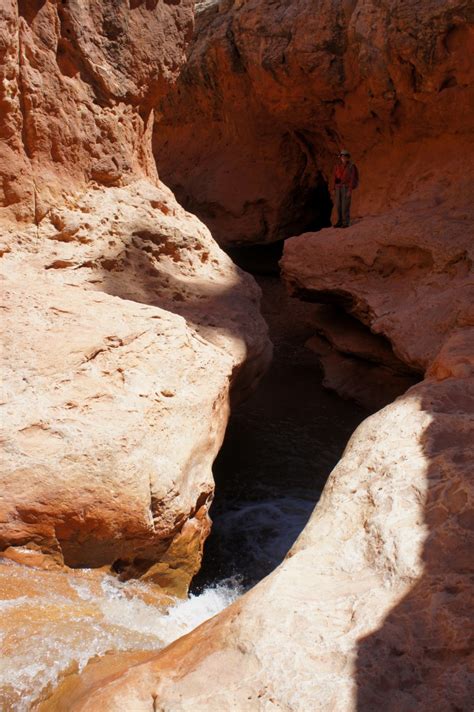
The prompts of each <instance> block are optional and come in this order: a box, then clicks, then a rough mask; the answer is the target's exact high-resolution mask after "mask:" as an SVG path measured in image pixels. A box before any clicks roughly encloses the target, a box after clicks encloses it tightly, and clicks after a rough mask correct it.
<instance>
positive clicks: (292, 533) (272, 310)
mask: <svg viewBox="0 0 474 712" xmlns="http://www.w3.org/2000/svg"><path fill="white" fill-rule="evenodd" d="M257 279H258V281H259V284H260V286H261V288H262V292H263V302H262V311H263V315H264V317H265V318H266V319H267V322H268V324H269V328H270V337H271V339H272V341H273V343H274V345H275V353H274V360H273V364H272V366H271V367H270V369H269V371H268V372H267V374H266V375H265V377H264V379H263V381H262V383H261V385H260V386H259V388H258V389H257V391H256V392H255V393H254V394H253V395H252V396H251V397H250V399H249V400H248V401H246V402H245V403H243V404H242V405H240V406H239V407H237V408H236V409H235V412H234V413H233V415H232V417H231V419H230V422H229V425H228V430H227V434H226V438H225V442H224V445H223V447H222V450H221V452H220V454H219V456H218V459H217V460H216V463H215V467H214V474H215V479H216V496H215V500H214V503H213V506H212V510H211V517H212V519H213V522H214V524H213V529H212V534H211V535H210V537H209V539H208V541H207V543H206V547H205V555H204V560H203V566H202V569H201V571H200V573H199V574H198V576H197V577H196V578H195V580H194V582H193V586H192V589H191V594H190V597H189V598H188V599H187V600H185V601H172V602H171V605H170V601H169V600H167V601H164V600H163V598H162V597H160V594H158V593H157V592H156V590H153V587H152V585H150V584H144V583H141V582H132V581H130V582H128V583H120V582H118V581H117V580H116V579H115V578H113V577H112V576H110V575H106V574H104V573H103V572H100V571H87V570H85V571H77V572H72V573H67V574H66V573H63V572H61V571H56V572H55V571H48V572H45V571H42V570H39V569H34V568H33V569H32V568H28V567H26V566H21V565H18V564H15V563H13V562H9V561H5V562H4V563H2V564H0V598H1V599H2V600H1V601H0V608H1V610H2V619H3V623H2V633H1V635H2V639H1V641H0V645H1V649H2V656H1V662H0V709H2V710H14V711H15V712H28V711H29V710H31V709H33V708H34V704H35V702H36V701H37V700H38V699H40V698H41V697H42V696H44V694H45V693H46V692H47V690H48V689H52V688H54V687H55V686H56V685H57V683H58V681H59V680H60V678H61V676H62V675H64V674H65V673H67V672H71V671H77V670H79V671H80V670H81V669H83V667H84V666H85V665H86V664H87V662H88V661H89V660H90V659H91V658H93V657H94V656H97V655H103V654H104V653H106V652H107V651H110V650H114V651H119V650H120V651H139V650H142V651H144V650H160V649H161V648H163V647H164V646H166V645H168V644H169V643H171V642H172V641H173V640H175V639H176V638H178V637H180V636H182V635H183V634H185V633H187V632H189V631H190V630H192V629H193V628H194V627H196V626H197V625H199V624H200V623H201V622H203V621H204V620H206V619H207V618H209V617H211V616H213V615H215V614H217V613H219V611H221V610H222V609H223V608H225V607H226V606H227V605H229V604H230V603H231V602H232V601H233V600H235V599H236V598H237V597H238V596H239V595H240V594H241V593H242V592H243V591H245V590H246V589H248V588H249V587H250V586H252V585H254V584H255V583H256V582H257V581H259V580H260V579H261V578H263V577H264V576H266V575H267V574H268V573H270V571H271V570H272V569H274V568H275V566H277V565H278V564H279V563H280V562H281V561H282V559H283V558H284V556H285V554H286V552H287V551H288V549H289V548H290V546H291V545H292V544H293V542H294V541H295V539H296V538H297V536H298V534H299V533H300V532H301V530H302V529H303V527H304V525H305V523H306V521H307V519H308V518H309V516H310V514H311V512H312V510H313V508H314V505H315V503H316V502H317V500H318V498H319V496H320V494H321V491H322V489H323V487H324V483H325V481H326V479H327V476H328V475H329V473H330V471H331V469H332V468H333V467H334V465H335V464H336V462H337V461H338V459H339V458H340V456H341V454H342V451H343V449H344V447H345V445H346V442H347V440H348V438H349V437H350V435H351V433H352V432H353V431H354V429H355V428H356V427H357V425H358V424H359V422H361V421H362V420H363V419H364V418H365V417H366V416H367V414H368V413H367V412H366V411H364V410H363V409H362V408H360V407H359V406H357V405H355V404H354V403H352V402H351V401H343V400H342V399H341V398H339V397H338V396H337V395H335V394H334V393H331V392H329V391H327V390H325V389H324V388H323V387H322V385H321V380H322V374H321V371H320V369H319V367H318V365H317V362H316V358H315V356H314V354H312V352H311V351H309V350H307V349H306V348H305V347H304V343H305V341H306V340H307V339H308V338H309V337H310V336H311V335H312V333H313V329H312V327H311V310H312V309H313V308H314V307H313V305H311V304H305V303H302V302H300V301H298V300H294V299H290V298H289V297H288V296H287V295H286V292H285V289H284V286H283V284H282V283H281V281H280V280H279V278H278V276H276V275H274V274H267V275H261V276H257Z"/></svg>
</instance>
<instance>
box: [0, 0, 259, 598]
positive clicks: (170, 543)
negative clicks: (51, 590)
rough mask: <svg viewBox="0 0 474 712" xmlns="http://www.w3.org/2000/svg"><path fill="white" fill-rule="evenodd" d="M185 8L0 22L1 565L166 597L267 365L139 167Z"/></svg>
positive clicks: (175, 215)
mask: <svg viewBox="0 0 474 712" xmlns="http://www.w3.org/2000/svg"><path fill="white" fill-rule="evenodd" d="M192 4H193V3H192V2H187V1H183V2H173V3H169V2H164V1H161V0H160V1H159V2H153V3H141V2H140V3H137V2H134V3H128V2H118V3H114V4H113V7H112V6H111V5H110V3H107V2H99V1H98V2H89V3H86V4H84V3H83V2H74V0H72V1H71V2H67V3H52V2H20V3H14V2H6V3H3V4H2V8H1V9H0V14H1V19H2V24H1V42H0V51H1V53H2V62H1V70H0V71H1V72H2V80H3V81H2V83H1V87H2V89H1V91H2V92H3V94H2V96H1V102H0V108H1V114H0V131H1V136H2V138H3V139H4V140H3V142H2V147H1V153H0V173H1V176H2V182H1V185H2V189H1V191H0V204H2V207H3V209H2V215H1V229H2V239H1V240H0V242H1V246H2V247H1V254H2V258H1V260H0V269H1V274H2V307H3V308H2V318H3V319H4V324H3V327H2V334H3V335H4V336H5V339H4V348H3V350H2V358H3V359H4V362H3V364H2V375H3V383H2V387H3V393H2V404H3V405H2V408H3V409H4V417H3V419H2V427H3V433H2V441H3V445H4V448H3V455H2V457H3V459H2V467H1V473H2V474H1V495H0V512H1V515H0V521H1V524H0V548H1V549H2V550H6V549H8V548H9V547H10V548H12V547H14V548H15V547H17V548H18V547H19V551H25V549H26V550H27V551H28V550H34V551H40V552H42V553H43V554H45V555H47V556H48V557H49V559H48V561H49V563H48V565H49V564H51V563H54V564H55V565H56V566H58V567H62V566H64V565H66V566H69V567H77V566H90V567H101V566H105V567H108V568H109V569H110V568H111V569H112V570H113V571H114V572H116V573H118V574H120V576H121V578H124V579H126V578H129V577H131V576H142V577H145V578H148V579H150V580H153V581H155V582H156V583H158V584H159V585H160V586H162V587H163V589H165V590H167V591H169V592H172V593H175V594H178V595H184V594H185V592H186V590H187V586H188V583H189V581H190V578H191V577H192V575H193V574H194V573H195V572H196V570H197V569H198V568H199V565H200V559H201V552H202V545H203V540H204V538H205V536H206V535H207V532H208V529H209V519H208V515H207V510H208V507H209V504H210V500H211V499H212V493H213V480H212V473H211V464H212V461H213V459H214V457H215V455H216V453H217V451H218V449H219V447H220V443H221V440H222V438H223V434H224V430H225V426H226V422H227V417H228V411H229V389H230V388H231V389H232V391H233V394H234V396H235V397H236V398H238V397H242V396H244V395H245V393H246V392H247V391H248V390H249V389H251V388H252V387H253V386H254V385H255V383H256V382H257V381H258V378H259V375H260V374H261V373H262V371H263V370H264V369H265V366H266V364H267V362H268V359H269V351H270V346H269V343H268V340H267V336H266V327H265V326H264V324H263V321H262V320H261V318H260V316H259V311H258V302H259V290H258V288H257V287H256V285H255V284H254V282H253V280H252V279H251V278H249V277H247V276H245V275H244V274H243V273H242V272H240V271H239V270H238V269H237V268H235V267H234V265H233V264H232V262H231V261H230V260H229V258H227V257H226V256H225V255H224V254H223V253H222V252H221V251H220V250H219V249H218V248H217V246H216V245H215V243H214V242H213V240H212V237H211V235H210V233H209V231H208V230H207V229H206V228H205V227H204V226H203V225H202V223H200V222H199V220H198V219H197V218H195V217H194V216H192V215H190V214H189V213H186V212H185V211H184V210H183V209H182V208H181V207H180V206H179V205H178V204H177V203H176V201H175V199H174V196H173V195H172V194H171V192H170V191H169V190H168V189H167V188H166V187H165V186H164V185H163V184H162V183H160V181H159V180H158V176H157V174H156V168H155V163H154V161H153V158H152V155H151V133H150V131H151V122H152V113H153V112H152V106H153V105H154V104H155V103H156V101H157V100H158V98H159V97H160V96H161V95H162V94H163V92H164V91H165V90H166V88H167V87H168V85H169V84H170V82H172V81H173V80H174V79H175V78H176V76H177V74H178V71H179V69H180V66H181V64H182V62H183V61H184V48H185V43H186V39H187V38H188V36H189V33H190V30H191V27H192ZM2 191H3V192H2ZM19 556H20V554H18V556H17V559H18V557H19ZM20 558H21V556H20Z"/></svg>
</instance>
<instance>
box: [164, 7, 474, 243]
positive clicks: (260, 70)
mask: <svg viewBox="0 0 474 712" xmlns="http://www.w3.org/2000/svg"><path fill="white" fill-rule="evenodd" d="M200 6H201V11H200V12H199V11H198V14H197V22H196V33H195V37H194V40H193V44H192V47H191V51H190V55H189V62H188V64H187V65H186V67H185V69H184V71H183V73H182V75H181V77H180V79H179V81H178V83H177V85H176V87H175V88H174V89H173V90H172V92H171V93H170V94H168V95H167V96H166V97H164V98H163V99H162V100H161V101H160V103H159V111H158V113H157V120H156V124H155V131H154V150H155V155H156V156H157V159H158V162H159V166H160V170H161V171H162V174H163V176H164V178H165V179H166V181H167V182H168V184H169V185H170V186H171V187H172V188H173V189H175V190H176V193H177V195H178V197H179V199H180V201H181V202H182V203H183V204H184V205H185V206H187V207H188V208H190V209H192V210H193V212H195V213H196V214H198V215H199V217H201V219H203V220H204V221H205V222H206V224H207V225H208V226H210V227H211V229H212V232H213V234H214V236H215V237H216V238H217V239H218V240H219V241H220V242H222V243H230V242H266V241H271V240H277V239H280V238H286V237H289V236H291V235H296V234H298V233H301V232H305V231H307V230H311V229H314V228H315V227H321V225H325V224H327V222H328V218H329V213H330V205H329V204H328V202H327V193H326V191H325V181H327V180H329V178H330V176H331V173H332V168H333V164H334V161H335V153H336V152H337V151H338V150H340V149H341V148H343V147H344V148H348V149H350V150H351V151H352V154H353V158H354V160H355V161H356V163H357V165H358V166H359V168H360V174H361V184H360V188H359V189H358V191H357V194H356V195H355V196H354V201H353V215H354V216H355V217H358V216H366V215H368V214H380V213H383V212H385V211H386V210H387V209H388V208H390V207H392V206H393V205H395V204H397V203H399V202H400V201H401V200H404V201H405V200H406V201H409V202H411V201H413V205H414V206H416V205H417V203H418V201H420V200H421V201H422V202H423V203H426V205H427V206H430V207H431V209H432V210H436V206H437V201H438V200H439V199H440V198H441V199H442V196H443V193H444V188H445V186H444V185H443V180H442V175H440V173H442V171H443V169H442V168H441V167H442V166H443V167H444V165H445V164H446V165H448V164H449V163H450V161H451V159H452V158H453V156H456V157H457V158H458V160H459V162H458V165H459V166H460V165H463V164H465V163H466V162H465V161H464V156H465V155H466V146H465V140H466V139H467V138H468V136H467V134H469V132H470V131H471V129H472V126H471V116H472V111H471V110H470V107H471V106H472V102H473V91H472V84H471V76H472V62H473V60H472V57H473V54H474V53H473V32H472V27H471V25H470V24H469V23H472V20H473V10H472V3H470V2H469V0H455V1H453V2H449V3H441V4H440V3H433V2H422V3H406V2H403V1H401V0H400V1H396V2H391V3H390V7H386V6H380V3H378V2H375V0H374V1H372V0H359V1H358V2H356V1H355V0H354V1H348V2H341V3H338V4H337V5H335V4H334V3H333V2H330V1H329V0H318V2H316V3H315V2H314V1H313V0H295V1H293V2H291V3H288V2H285V1H284V0H277V1H276V2H275V1H273V0H272V1H270V0H268V1H264V2H261V1H260V0H250V1H246V2H239V1H237V0H236V1H234V2H231V1H229V2H224V1H221V2H215V3H202V4H200ZM198 8H199V5H198ZM454 107H456V108H455V110H453V108H454ZM449 137H451V138H449ZM438 138H440V140H439V141H438ZM471 150H472V149H471ZM415 196H416V197H415ZM458 217H459V219H461V220H462V219H463V218H462V213H460V215H459V216H458Z"/></svg>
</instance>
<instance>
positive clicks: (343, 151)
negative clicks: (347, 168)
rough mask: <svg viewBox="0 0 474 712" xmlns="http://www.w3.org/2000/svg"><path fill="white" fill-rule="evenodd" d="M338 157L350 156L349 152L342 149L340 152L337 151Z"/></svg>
mask: <svg viewBox="0 0 474 712" xmlns="http://www.w3.org/2000/svg"><path fill="white" fill-rule="evenodd" d="M339 155H340V156H350V155H351V154H350V152H349V151H346V149H345V148H344V149H343V150H342V151H339Z"/></svg>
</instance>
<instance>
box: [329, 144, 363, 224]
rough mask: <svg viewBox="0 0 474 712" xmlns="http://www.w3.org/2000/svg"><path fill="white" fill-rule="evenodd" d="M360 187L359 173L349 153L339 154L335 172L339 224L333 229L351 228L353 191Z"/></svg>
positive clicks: (342, 152) (335, 197)
mask: <svg viewBox="0 0 474 712" xmlns="http://www.w3.org/2000/svg"><path fill="white" fill-rule="evenodd" d="M358 185H359V171H358V170H357V166H356V165H355V163H352V161H351V154H350V153H349V151H345V150H344V151H341V152H340V153H339V162H338V164H337V165H336V168H335V170H334V181H333V190H334V202H335V205H336V210H337V223H336V224H335V225H333V227H349V225H350V220H351V215H350V213H351V197H352V191H353V190H354V189H355V188H357V186H358Z"/></svg>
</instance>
